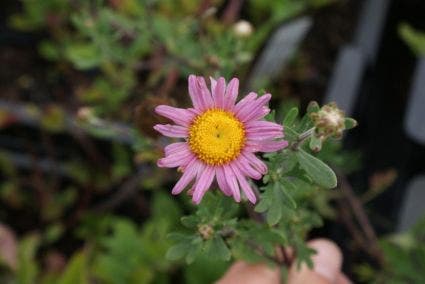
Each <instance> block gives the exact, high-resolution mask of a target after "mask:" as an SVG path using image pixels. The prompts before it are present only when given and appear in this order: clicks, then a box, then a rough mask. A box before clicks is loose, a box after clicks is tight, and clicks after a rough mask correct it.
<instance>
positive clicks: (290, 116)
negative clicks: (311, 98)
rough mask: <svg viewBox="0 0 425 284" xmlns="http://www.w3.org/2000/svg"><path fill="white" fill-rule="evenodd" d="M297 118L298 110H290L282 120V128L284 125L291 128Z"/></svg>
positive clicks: (295, 108) (294, 108)
mask: <svg viewBox="0 0 425 284" xmlns="http://www.w3.org/2000/svg"><path fill="white" fill-rule="evenodd" d="M297 116H298V108H297V107H293V108H291V109H290V110H289V112H288V113H287V114H286V115H285V118H284V119H283V122H282V124H283V125H284V126H286V125H288V126H291V125H292V124H294V122H295V119H296V118H297Z"/></svg>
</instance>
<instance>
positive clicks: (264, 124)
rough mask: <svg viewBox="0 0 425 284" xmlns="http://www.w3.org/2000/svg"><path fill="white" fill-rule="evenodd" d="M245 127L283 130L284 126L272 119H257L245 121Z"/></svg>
mask: <svg viewBox="0 0 425 284" xmlns="http://www.w3.org/2000/svg"><path fill="white" fill-rule="evenodd" d="M245 128H246V129H249V130H262V129H267V130H280V131H283V126H282V125H280V124H277V123H275V122H271V121H265V120H256V121H250V122H247V123H245Z"/></svg>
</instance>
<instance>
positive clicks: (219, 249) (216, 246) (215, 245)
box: [210, 236, 232, 261]
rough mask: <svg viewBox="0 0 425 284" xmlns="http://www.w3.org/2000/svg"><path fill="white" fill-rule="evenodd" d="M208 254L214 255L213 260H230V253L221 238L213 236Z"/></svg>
mask: <svg viewBox="0 0 425 284" xmlns="http://www.w3.org/2000/svg"><path fill="white" fill-rule="evenodd" d="M210 253H214V257H213V258H218V259H222V260H225V261H229V260H230V258H231V256H232V255H231V253H230V250H229V248H228V247H227V246H226V244H225V243H224V241H223V238H222V237H220V236H215V237H214V238H213V239H212V241H211V247H210Z"/></svg>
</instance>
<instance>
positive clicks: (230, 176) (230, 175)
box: [223, 165, 241, 202]
mask: <svg viewBox="0 0 425 284" xmlns="http://www.w3.org/2000/svg"><path fill="white" fill-rule="evenodd" d="M223 170H224V175H225V177H226V182H227V184H228V185H229V187H230V190H231V191H232V195H233V198H234V199H235V201H236V202H240V201H241V192H240V191H239V186H238V181H237V179H236V176H235V173H234V172H233V170H232V168H231V167H230V166H229V165H224V166H223Z"/></svg>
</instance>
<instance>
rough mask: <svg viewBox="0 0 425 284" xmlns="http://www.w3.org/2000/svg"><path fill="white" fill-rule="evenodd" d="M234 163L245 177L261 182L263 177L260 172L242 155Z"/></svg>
mask: <svg viewBox="0 0 425 284" xmlns="http://www.w3.org/2000/svg"><path fill="white" fill-rule="evenodd" d="M234 163H236V165H237V166H238V168H239V169H240V170H241V171H242V173H243V174H244V175H246V176H249V177H250V178H253V179H255V180H259V179H260V178H261V177H262V176H263V175H262V174H261V173H260V172H258V171H257V170H255V169H254V168H253V167H251V165H250V164H249V162H248V160H247V159H246V158H245V157H244V156H242V155H240V156H239V158H238V159H237V160H235V161H234Z"/></svg>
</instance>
